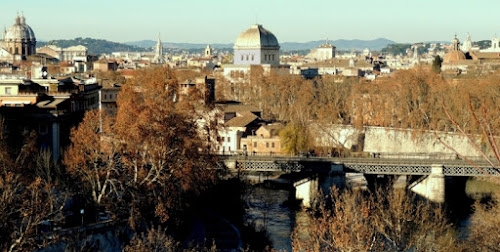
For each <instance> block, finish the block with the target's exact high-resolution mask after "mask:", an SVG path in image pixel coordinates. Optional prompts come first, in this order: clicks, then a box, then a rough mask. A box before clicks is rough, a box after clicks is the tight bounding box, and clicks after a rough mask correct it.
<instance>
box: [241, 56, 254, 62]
mask: <svg viewBox="0 0 500 252" xmlns="http://www.w3.org/2000/svg"><path fill="white" fill-rule="evenodd" d="M248 56H249V55H246V60H247V61H248V60H249V58H251V59H252V60H254V56H253V55H252V57H248ZM241 60H242V61H243V60H245V56H244V55H241Z"/></svg>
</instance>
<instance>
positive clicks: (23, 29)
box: [3, 16, 36, 41]
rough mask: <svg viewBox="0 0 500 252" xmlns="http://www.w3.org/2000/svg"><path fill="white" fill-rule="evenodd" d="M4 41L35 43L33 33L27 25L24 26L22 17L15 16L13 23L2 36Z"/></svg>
mask: <svg viewBox="0 0 500 252" xmlns="http://www.w3.org/2000/svg"><path fill="white" fill-rule="evenodd" d="M3 39H4V41H8V40H14V41H17V40H23V39H25V40H31V41H35V40H36V38H35V33H34V32H33V30H32V29H31V27H30V26H29V25H27V24H26V22H25V18H24V16H22V17H19V16H17V17H16V19H15V23H14V25H13V26H11V27H10V28H9V29H8V30H7V32H6V33H5V35H4V38H3Z"/></svg>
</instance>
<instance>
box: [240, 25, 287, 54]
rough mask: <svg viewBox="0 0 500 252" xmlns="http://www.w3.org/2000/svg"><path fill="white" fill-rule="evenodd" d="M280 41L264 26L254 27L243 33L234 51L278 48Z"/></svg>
mask: <svg viewBox="0 0 500 252" xmlns="http://www.w3.org/2000/svg"><path fill="white" fill-rule="evenodd" d="M279 46H280V45H279V43H278V39H276V37H275V36H274V34H273V33H272V32H270V31H268V30H266V29H264V27H262V25H258V24H255V25H252V26H251V27H250V28H249V29H247V30H246V31H244V32H242V33H241V34H240V36H238V38H237V39H236V43H234V49H246V48H278V49H279Z"/></svg>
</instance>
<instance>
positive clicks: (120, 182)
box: [64, 67, 216, 228]
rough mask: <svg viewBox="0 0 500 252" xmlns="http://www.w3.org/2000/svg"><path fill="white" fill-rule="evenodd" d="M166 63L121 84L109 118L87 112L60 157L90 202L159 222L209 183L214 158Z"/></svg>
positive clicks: (132, 218)
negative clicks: (65, 150) (179, 99)
mask: <svg viewBox="0 0 500 252" xmlns="http://www.w3.org/2000/svg"><path fill="white" fill-rule="evenodd" d="M178 96H179V95H178V83H177V79H176V78H175V75H174V73H173V72H172V71H171V70H170V69H169V68H164V67H158V68H154V69H149V70H144V71H142V72H140V73H139V74H138V76H137V77H136V78H135V79H134V80H133V81H131V82H128V83H127V84H126V85H125V86H123V87H122V91H121V93H120V96H119V99H118V105H119V110H118V113H117V115H116V118H113V120H110V119H109V118H106V117H105V116H104V115H101V114H100V113H99V112H88V113H87V115H86V117H85V119H84V121H83V122H82V123H81V124H80V125H79V126H78V128H76V129H75V130H74V131H73V132H72V138H71V139H72V143H73V144H72V145H71V147H70V148H69V150H68V151H67V155H66V156H65V159H64V163H65V164H66V166H67V167H68V171H69V172H70V173H71V174H72V175H73V176H74V178H75V179H76V181H79V184H80V186H81V187H82V188H84V189H85V191H86V192H88V193H89V194H90V196H91V198H92V199H93V202H94V203H95V204H97V205H100V206H105V207H107V208H109V209H113V210H114V211H115V212H116V213H117V214H121V215H126V216H129V221H130V225H131V226H132V227H133V228H134V227H135V225H136V224H139V223H142V222H144V221H148V220H151V216H156V221H158V222H160V223H164V222H166V221H168V220H169V218H170V217H171V215H172V214H175V212H176V211H180V210H182V209H183V207H184V206H185V204H188V203H189V200H191V198H192V197H191V196H192V195H196V194H197V193H199V192H200V191H203V189H204V188H206V187H207V186H210V185H211V184H212V183H213V182H214V181H215V169H214V167H215V160H214V159H213V157H212V156H211V155H210V153H208V148H207V145H208V143H206V142H205V141H203V139H204V137H205V136H204V135H202V134H201V132H200V131H199V130H198V125H197V124H196V119H197V118H198V117H197V113H198V112H197V111H196V110H195V109H194V107H193V106H188V105H187V104H185V103H182V102H178V100H177V99H178ZM213 132H216V131H213Z"/></svg>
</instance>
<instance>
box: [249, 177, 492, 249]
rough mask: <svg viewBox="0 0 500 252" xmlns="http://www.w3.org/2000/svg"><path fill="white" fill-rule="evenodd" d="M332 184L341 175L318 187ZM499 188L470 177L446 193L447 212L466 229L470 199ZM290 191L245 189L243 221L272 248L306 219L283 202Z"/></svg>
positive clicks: (287, 245)
mask: <svg viewBox="0 0 500 252" xmlns="http://www.w3.org/2000/svg"><path fill="white" fill-rule="evenodd" d="M332 185H336V186H337V187H340V188H342V187H344V186H345V180H344V178H343V177H327V178H323V179H320V188H321V190H323V191H324V192H327V190H328V188H330V187H331V186H332ZM494 191H500V188H499V187H498V186H497V185H493V184H491V183H488V182H486V181H484V180H481V179H474V178H470V179H468V180H467V182H466V185H465V192H464V193H462V194H459V196H458V197H448V198H447V200H448V201H449V202H447V203H445V205H446V206H447V207H450V208H453V209H450V210H451V211H449V212H450V215H453V216H449V217H450V218H452V219H455V221H456V222H457V223H459V226H460V229H461V231H462V232H465V233H466V232H467V231H466V229H467V223H468V221H467V220H468V217H469V215H470V213H471V204H472V203H473V202H474V200H478V199H480V198H481V197H484V196H487V195H488V194H490V193H491V192H494ZM289 196H290V191H289V190H285V189H271V188H265V187H259V186H255V187H252V189H250V190H248V192H247V194H246V201H247V204H248V209H247V211H246V216H245V219H246V221H247V223H254V224H255V226H256V228H258V229H259V228H265V229H266V230H267V232H268V234H269V238H270V240H271V241H272V243H273V248H274V249H276V250H279V251H291V250H292V244H291V238H290V237H291V234H292V232H293V229H294V227H295V224H296V223H304V222H307V213H305V212H304V211H302V210H297V209H293V208H289V207H288V206H287V204H286V202H287V201H288V199H289Z"/></svg>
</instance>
